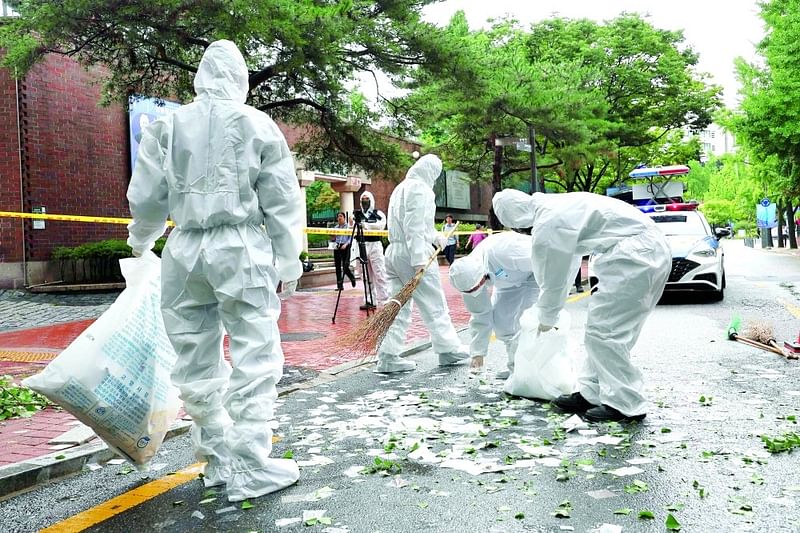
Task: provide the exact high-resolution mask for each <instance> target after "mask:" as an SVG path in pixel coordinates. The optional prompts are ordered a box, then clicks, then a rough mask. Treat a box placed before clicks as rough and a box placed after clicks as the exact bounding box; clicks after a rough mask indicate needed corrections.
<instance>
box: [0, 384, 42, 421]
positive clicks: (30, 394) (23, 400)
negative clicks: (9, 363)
mask: <svg viewBox="0 0 800 533" xmlns="http://www.w3.org/2000/svg"><path fill="white" fill-rule="evenodd" d="M48 405H52V404H51V402H50V400H48V399H47V398H45V397H44V396H42V395H41V394H39V393H38V392H34V391H32V390H31V389H29V388H27V387H23V386H21V385H16V384H15V383H14V382H13V381H12V378H11V376H0V420H8V419H9V418H18V417H22V418H27V417H30V416H33V413H35V412H36V411H39V410H41V409H44V408H45V407H47V406H48Z"/></svg>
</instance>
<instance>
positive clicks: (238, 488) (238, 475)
mask: <svg viewBox="0 0 800 533" xmlns="http://www.w3.org/2000/svg"><path fill="white" fill-rule="evenodd" d="M265 462H266V465H267V466H266V468H259V469H255V470H247V471H241V472H233V473H232V474H231V478H230V479H229V480H228V501H229V502H241V501H243V500H247V499H249V498H258V497H259V496H264V495H265V494H269V493H271V492H277V491H279V490H281V489H285V488H286V487H289V486H291V485H294V484H295V483H297V480H298V479H299V478H300V470H299V468H298V467H297V463H296V462H294V461H293V460H291V459H267V460H266V461H265Z"/></svg>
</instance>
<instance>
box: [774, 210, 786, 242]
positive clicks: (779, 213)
mask: <svg viewBox="0 0 800 533" xmlns="http://www.w3.org/2000/svg"><path fill="white" fill-rule="evenodd" d="M782 207H783V206H782V205H781V203H780V202H778V203H777V205H776V206H775V211H776V214H777V217H776V218H777V219H778V248H784V247H785V246H786V245H785V244H784V242H783V209H782Z"/></svg>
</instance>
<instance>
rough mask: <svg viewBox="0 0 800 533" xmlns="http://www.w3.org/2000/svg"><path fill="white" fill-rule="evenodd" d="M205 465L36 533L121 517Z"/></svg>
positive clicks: (80, 528)
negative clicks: (119, 515)
mask: <svg viewBox="0 0 800 533" xmlns="http://www.w3.org/2000/svg"><path fill="white" fill-rule="evenodd" d="M281 438H282V437H281V436H279V435H273V436H272V442H273V444H274V443H276V442H279V441H280V440H281ZM204 466H205V463H195V464H193V465H190V466H188V467H186V468H184V469H183V470H180V471H178V472H175V473H174V474H171V475H169V476H165V477H163V478H161V479H156V480H155V481H151V482H150V483H147V484H145V485H142V486H141V487H136V488H135V489H133V490H130V491H128V492H126V493H125V494H120V495H119V496H117V497H115V498H112V499H110V500H108V501H107V502H103V503H101V504H99V505H95V506H94V507H92V508H91V509H86V510H85V511H83V512H81V513H78V514H76V515H75V516H71V517H69V518H67V519H66V520H62V521H61V522H58V523H57V524H53V525H52V526H49V527H47V528H45V529H42V530H40V532H39V533H68V532H69V533H72V532H74V531H83V530H85V529H88V528H90V527H92V526H95V525H97V524H99V523H101V522H105V521H106V520H108V519H109V518H113V517H115V516H117V515H118V514H122V513H124V512H125V511H128V510H129V509H133V508H134V507H136V506H137V505H140V504H142V503H144V502H146V501H147V500H152V499H153V498H155V497H156V496H159V495H161V494H164V493H165V492H167V491H170V490H172V489H174V488H175V487H177V486H179V485H183V484H184V483H188V482H189V481H192V480H193V479H197V476H198V474H200V472H202V471H203V467H204Z"/></svg>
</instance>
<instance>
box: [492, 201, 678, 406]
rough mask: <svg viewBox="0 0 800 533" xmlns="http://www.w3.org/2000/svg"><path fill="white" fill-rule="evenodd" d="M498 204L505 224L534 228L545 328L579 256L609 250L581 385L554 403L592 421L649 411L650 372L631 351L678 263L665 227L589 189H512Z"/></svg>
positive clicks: (600, 271)
mask: <svg viewBox="0 0 800 533" xmlns="http://www.w3.org/2000/svg"><path fill="white" fill-rule="evenodd" d="M492 205H493V207H494V212H495V214H496V215H497V218H498V219H499V220H500V222H501V223H502V224H503V225H505V226H507V227H512V228H529V227H532V231H531V242H532V259H533V274H534V276H536V281H537V282H538V283H539V287H540V293H539V300H538V302H537V303H536V307H537V313H538V319H539V324H540V326H539V331H540V332H546V331H547V330H549V329H551V328H552V327H553V325H554V324H555V323H556V319H557V317H558V313H559V311H560V310H561V309H562V308H563V306H564V303H565V301H566V298H567V294H568V293H569V289H570V286H571V285H572V282H573V278H574V276H575V269H574V268H573V262H574V260H575V257H576V256H582V255H589V254H591V253H592V252H599V253H601V255H600V256H599V257H598V258H597V260H596V261H595V264H594V268H595V273H596V274H597V278H598V280H599V281H598V286H597V293H596V294H595V295H594V296H592V297H591V298H590V299H589V309H588V316H587V322H586V337H585V342H586V351H587V359H586V363H585V365H584V368H583V370H582V372H581V375H580V377H579V379H578V391H577V392H575V393H573V394H569V395H564V396H561V397H559V398H557V399H556V400H555V401H554V402H553V403H555V405H557V406H558V407H560V408H561V409H563V410H565V411H568V412H573V413H579V414H583V415H584V417H585V418H586V419H587V420H591V421H613V420H641V419H642V418H644V417H645V415H646V412H647V402H646V400H645V398H644V396H643V394H642V389H643V378H642V374H641V372H640V371H639V370H638V369H637V368H636V367H635V366H633V364H632V363H631V360H630V352H631V349H632V348H633V346H634V344H636V340H637V339H638V337H639V333H640V332H641V330H642V326H643V325H644V322H645V320H646V319H647V316H648V315H649V314H650V312H651V311H652V310H653V308H654V307H655V305H656V303H657V302H658V299H659V298H660V297H661V293H662V292H663V290H664V284H665V283H666V280H667V276H668V275H669V271H670V268H671V264H672V254H671V252H670V249H669V245H668V244H667V242H666V240H665V239H664V236H663V234H662V233H661V231H660V230H659V229H658V228H657V227H656V225H655V223H654V222H653V221H652V220H651V219H650V218H649V217H647V216H646V215H644V214H643V213H641V212H640V211H639V210H638V209H636V208H635V207H634V206H632V205H629V204H626V203H625V202H622V201H620V200H616V199H614V198H609V197H606V196H600V195H597V194H592V193H586V192H573V193H564V194H543V193H534V194H533V195H527V194H524V193H522V192H520V191H514V190H504V191H500V192H498V193H497V194H495V196H494V198H493V200H492Z"/></svg>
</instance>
